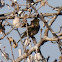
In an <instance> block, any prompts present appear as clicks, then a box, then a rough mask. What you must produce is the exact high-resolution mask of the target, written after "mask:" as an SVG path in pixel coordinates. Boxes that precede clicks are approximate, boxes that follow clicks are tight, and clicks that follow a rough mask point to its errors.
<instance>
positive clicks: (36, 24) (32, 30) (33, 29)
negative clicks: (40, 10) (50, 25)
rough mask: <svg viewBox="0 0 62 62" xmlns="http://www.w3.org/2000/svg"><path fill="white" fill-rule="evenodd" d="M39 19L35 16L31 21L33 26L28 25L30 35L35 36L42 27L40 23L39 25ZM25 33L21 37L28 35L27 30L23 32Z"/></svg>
mask: <svg viewBox="0 0 62 62" xmlns="http://www.w3.org/2000/svg"><path fill="white" fill-rule="evenodd" d="M39 21H40V20H39V19H37V18H34V19H33V20H32V21H31V24H30V25H29V26H33V27H29V26H28V35H29V37H31V38H33V37H34V35H35V34H37V33H38V31H39V28H40V25H39ZM22 34H23V35H22V36H21V38H24V37H26V36H27V32H26V31H25V32H23V33H22Z"/></svg>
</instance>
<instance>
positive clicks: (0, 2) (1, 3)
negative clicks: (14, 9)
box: [0, 0, 5, 8]
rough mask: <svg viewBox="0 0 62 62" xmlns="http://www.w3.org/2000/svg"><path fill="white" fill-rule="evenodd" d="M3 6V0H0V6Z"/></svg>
mask: <svg viewBox="0 0 62 62" xmlns="http://www.w3.org/2000/svg"><path fill="white" fill-rule="evenodd" d="M4 6H5V2H4V1H3V0H0V8H3V7H4Z"/></svg>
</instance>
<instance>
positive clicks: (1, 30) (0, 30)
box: [0, 22, 5, 34]
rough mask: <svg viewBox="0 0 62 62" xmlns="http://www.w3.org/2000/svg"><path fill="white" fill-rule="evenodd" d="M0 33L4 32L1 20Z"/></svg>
mask: <svg viewBox="0 0 62 62" xmlns="http://www.w3.org/2000/svg"><path fill="white" fill-rule="evenodd" d="M0 33H1V34H2V33H4V34H5V27H4V26H2V22H0Z"/></svg>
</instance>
